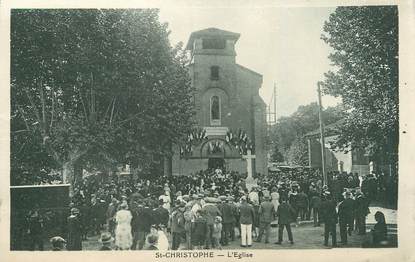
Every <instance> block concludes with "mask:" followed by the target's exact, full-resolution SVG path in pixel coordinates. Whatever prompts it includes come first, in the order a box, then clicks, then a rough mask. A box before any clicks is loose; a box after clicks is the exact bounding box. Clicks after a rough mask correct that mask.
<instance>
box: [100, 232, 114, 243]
mask: <svg viewBox="0 0 415 262" xmlns="http://www.w3.org/2000/svg"><path fill="white" fill-rule="evenodd" d="M112 241H114V238H113V237H112V236H111V233H110V232H104V233H102V234H101V238H100V239H99V242H101V243H102V244H105V243H111V242H112Z"/></svg>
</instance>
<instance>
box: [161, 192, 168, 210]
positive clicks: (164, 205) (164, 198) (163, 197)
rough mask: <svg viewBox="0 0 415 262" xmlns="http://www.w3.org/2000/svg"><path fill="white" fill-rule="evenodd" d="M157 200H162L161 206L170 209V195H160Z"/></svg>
mask: <svg viewBox="0 0 415 262" xmlns="http://www.w3.org/2000/svg"><path fill="white" fill-rule="evenodd" d="M159 200H163V207H164V208H165V209H167V210H169V211H170V196H166V195H161V196H160V197H159Z"/></svg>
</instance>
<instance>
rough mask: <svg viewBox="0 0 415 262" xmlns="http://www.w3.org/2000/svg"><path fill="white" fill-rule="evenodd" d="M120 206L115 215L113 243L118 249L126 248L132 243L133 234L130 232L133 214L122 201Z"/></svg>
mask: <svg viewBox="0 0 415 262" xmlns="http://www.w3.org/2000/svg"><path fill="white" fill-rule="evenodd" d="M120 208H121V209H120V210H119V211H118V212H117V214H116V215H115V222H116V223H117V227H116V228H115V245H116V246H117V248H118V249H120V250H128V249H130V248H131V245H132V244H133V236H132V234H131V219H132V218H133V216H132V215H131V212H130V211H129V210H127V208H128V205H127V204H126V203H122V204H121V206H120Z"/></svg>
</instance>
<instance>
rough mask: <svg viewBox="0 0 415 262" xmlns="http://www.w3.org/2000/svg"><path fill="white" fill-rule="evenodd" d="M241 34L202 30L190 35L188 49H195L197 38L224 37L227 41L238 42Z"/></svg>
mask: <svg viewBox="0 0 415 262" xmlns="http://www.w3.org/2000/svg"><path fill="white" fill-rule="evenodd" d="M240 35H241V34H239V33H234V32H230V31H226V30H222V29H218V28H214V27H210V28H206V29H202V30H199V31H195V32H193V33H191V34H190V37H189V41H187V45H186V49H187V50H192V49H193V42H194V40H195V39H196V38H200V37H213V36H222V37H224V38H227V39H233V40H238V39H239V37H240Z"/></svg>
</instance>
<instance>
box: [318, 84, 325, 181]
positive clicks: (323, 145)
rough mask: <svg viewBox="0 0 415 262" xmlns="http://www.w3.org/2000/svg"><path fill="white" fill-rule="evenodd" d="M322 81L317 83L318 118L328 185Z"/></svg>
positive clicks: (323, 167) (322, 161) (323, 163)
mask: <svg viewBox="0 0 415 262" xmlns="http://www.w3.org/2000/svg"><path fill="white" fill-rule="evenodd" d="M321 84H322V83H321V82H318V83H317V93H318V120H319V124H320V144H321V169H322V171H323V184H324V185H327V173H326V149H325V142H324V124H323V115H322V111H321V110H322V107H323V105H322V103H321V90H320V85H321Z"/></svg>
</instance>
